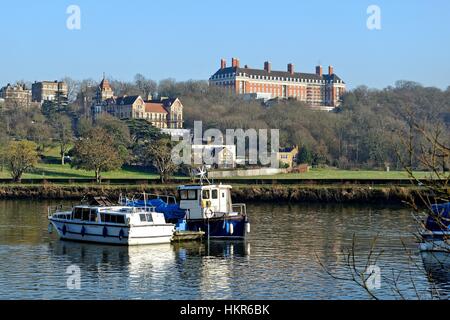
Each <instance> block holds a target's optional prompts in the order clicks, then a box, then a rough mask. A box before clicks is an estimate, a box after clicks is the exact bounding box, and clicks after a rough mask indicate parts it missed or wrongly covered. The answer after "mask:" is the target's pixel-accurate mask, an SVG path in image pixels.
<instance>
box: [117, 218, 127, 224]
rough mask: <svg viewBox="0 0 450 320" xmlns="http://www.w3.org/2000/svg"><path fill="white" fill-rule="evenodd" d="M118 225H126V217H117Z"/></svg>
mask: <svg viewBox="0 0 450 320" xmlns="http://www.w3.org/2000/svg"><path fill="white" fill-rule="evenodd" d="M116 219H117V220H116V223H122V224H123V223H125V216H116Z"/></svg>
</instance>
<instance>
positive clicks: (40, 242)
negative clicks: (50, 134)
mask: <svg viewBox="0 0 450 320" xmlns="http://www.w3.org/2000/svg"><path fill="white" fill-rule="evenodd" d="M47 205H48V203H44V202H33V201H0V231H1V232H0V298H3V299H17V298H21V299H25V298H28V299H79V298H84V299H224V298H230V299H367V298H369V297H368V296H367V294H366V293H365V292H364V290H361V289H360V288H359V287H357V286H355V285H354V284H352V283H348V282H343V281H339V280H335V279H332V278H330V277H329V276H328V275H327V274H326V273H325V272H324V270H323V269H322V268H321V267H320V266H319V265H318V262H317V259H316V257H319V259H320V260H321V261H322V262H323V263H324V264H325V265H326V266H327V267H328V268H329V269H330V270H331V271H332V272H333V273H335V275H336V276H345V275H346V272H348V270H347V269H346V268H345V263H344V260H343V255H342V251H343V250H344V249H345V248H349V247H350V246H351V242H352V238H353V235H355V236H356V237H357V240H358V242H357V248H356V249H357V252H356V258H357V259H358V260H359V261H365V260H364V259H366V258H367V253H368V251H369V249H370V246H371V241H372V240H373V238H374V237H376V236H377V235H379V240H378V243H377V248H378V249H379V250H382V251H383V254H382V255H381V257H380V259H379V260H378V265H379V266H380V268H381V270H382V273H383V274H384V275H390V274H392V271H395V273H396V274H398V273H402V277H401V278H400V280H399V287H400V288H401V289H402V293H403V294H405V296H406V297H407V298H412V299H413V298H416V295H415V292H414V288H413V287H412V284H411V278H412V279H413V280H414V285H415V287H416V288H418V290H420V292H423V293H424V297H426V294H427V293H429V292H432V290H433V288H436V291H438V292H439V297H445V298H447V299H448V298H449V293H450V279H449V273H448V272H447V271H448V266H447V267H445V268H442V267H441V265H440V264H436V263H434V262H433V260H431V261H429V259H426V258H424V257H422V256H421V255H420V253H419V252H418V250H417V243H415V238H414V236H413V235H412V232H413V231H414V230H415V227H416V226H415V223H414V221H413V220H412V219H411V216H410V213H409V211H408V210H405V209H402V208H398V207H384V206H378V207H377V206H348V205H305V204H299V205H284V204H272V205H268V204H249V206H248V212H249V213H250V217H251V220H252V233H251V234H250V237H249V239H248V241H247V242H221V241H211V242H210V243H208V242H203V243H197V242H191V243H181V244H178V243H177V244H173V245H161V246H140V247H117V246H105V245H95V244H85V243H76V242H67V241H60V240H58V239H57V238H56V235H55V234H52V235H49V234H48V233H47V224H48V222H47V217H46V211H45V208H46V206H47ZM402 241H403V243H402ZM403 244H405V246H406V249H407V250H409V251H411V253H412V254H411V255H410V254H409V253H408V252H406V250H405V247H404V245H403ZM74 264H75V265H77V266H79V267H80V269H81V288H82V290H69V289H68V288H67V285H66V281H67V277H68V274H67V273H66V270H67V267H69V266H71V265H74ZM409 270H411V271H412V273H411V274H410V273H409V272H408V271H409ZM446 270H447V271H446ZM376 294H377V296H379V297H380V298H382V299H392V298H397V297H398V296H397V295H395V294H393V292H392V290H391V288H390V287H389V286H387V285H383V286H382V288H381V289H380V290H379V291H377V292H376Z"/></svg>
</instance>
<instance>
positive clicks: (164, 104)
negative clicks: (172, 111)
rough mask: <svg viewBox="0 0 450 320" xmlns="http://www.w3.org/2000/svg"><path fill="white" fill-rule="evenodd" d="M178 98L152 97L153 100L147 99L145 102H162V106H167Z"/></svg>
mask: <svg viewBox="0 0 450 320" xmlns="http://www.w3.org/2000/svg"><path fill="white" fill-rule="evenodd" d="M177 100H178V98H165V99H153V100H147V101H145V103H147V102H148V103H159V104H162V105H163V106H164V107H166V108H169V107H171V106H172V104H173V103H174V102H175V101H177Z"/></svg>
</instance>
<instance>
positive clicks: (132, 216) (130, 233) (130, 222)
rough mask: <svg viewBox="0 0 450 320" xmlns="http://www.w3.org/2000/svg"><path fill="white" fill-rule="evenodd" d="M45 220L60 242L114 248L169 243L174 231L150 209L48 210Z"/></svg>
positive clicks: (74, 208) (97, 208)
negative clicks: (81, 242)
mask: <svg viewBox="0 0 450 320" xmlns="http://www.w3.org/2000/svg"><path fill="white" fill-rule="evenodd" d="M48 219H49V221H50V224H49V231H52V229H55V230H56V232H57V233H58V236H59V237H60V238H61V239H64V240H75V241H83V242H97V243H105V244H116V245H143V244H159V243H169V242H170V241H171V239H172V236H173V232H174V227H175V226H174V225H173V224H171V223H167V222H166V220H165V218H164V214H162V213H159V212H156V211H155V209H154V208H153V207H142V208H140V207H128V206H107V207H105V206H92V205H79V206H74V207H73V208H67V209H65V208H62V207H56V208H51V207H50V208H49V209H48Z"/></svg>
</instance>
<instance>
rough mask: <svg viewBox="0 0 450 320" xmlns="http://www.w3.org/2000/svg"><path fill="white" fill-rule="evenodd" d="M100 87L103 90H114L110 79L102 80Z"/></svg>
mask: <svg viewBox="0 0 450 320" xmlns="http://www.w3.org/2000/svg"><path fill="white" fill-rule="evenodd" d="M99 88H100V89H102V90H112V89H111V85H110V84H109V81H108V80H107V79H105V78H103V80H102V81H101V82H100V85H99Z"/></svg>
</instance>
